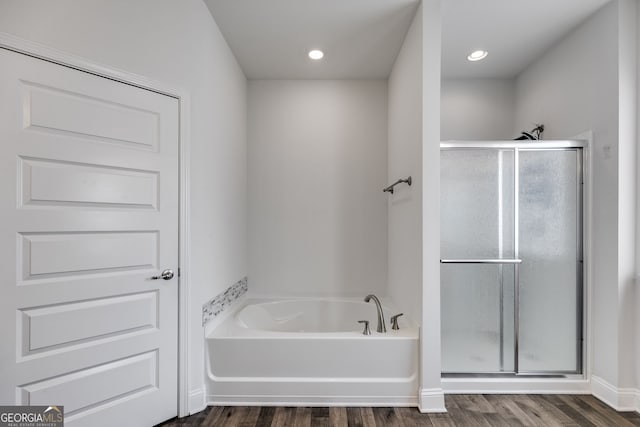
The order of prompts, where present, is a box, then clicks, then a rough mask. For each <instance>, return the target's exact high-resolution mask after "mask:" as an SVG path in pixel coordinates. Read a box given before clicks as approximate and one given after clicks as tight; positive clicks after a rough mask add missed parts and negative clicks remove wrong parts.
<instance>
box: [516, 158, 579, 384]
mask: <svg viewBox="0 0 640 427" xmlns="http://www.w3.org/2000/svg"><path fill="white" fill-rule="evenodd" d="M519 163H520V174H519V176H520V185H519V215H520V221H519V241H520V258H521V259H522V260H523V261H522V264H520V267H519V282H520V287H519V291H520V298H519V305H520V307H519V310H520V316H519V319H520V325H519V359H518V369H519V371H520V372H528V371H529V372H531V371H547V372H548V371H576V370H578V369H579V366H578V364H577V358H578V355H579V353H578V339H579V335H578V333H577V331H578V325H579V321H578V313H579V311H578V310H579V307H578V297H579V292H578V289H579V288H578V279H579V277H578V271H579V268H581V265H580V263H579V260H580V256H579V254H578V246H577V242H578V240H577V239H578V238H579V235H578V227H579V217H578V215H579V214H580V211H579V209H578V203H579V199H578V177H577V172H578V170H577V168H578V156H577V152H576V151H575V150H568V151H520V162H519Z"/></svg>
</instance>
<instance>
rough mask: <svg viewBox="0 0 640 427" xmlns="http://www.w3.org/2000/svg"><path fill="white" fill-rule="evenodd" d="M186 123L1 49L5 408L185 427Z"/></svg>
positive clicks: (81, 420)
mask: <svg viewBox="0 0 640 427" xmlns="http://www.w3.org/2000/svg"><path fill="white" fill-rule="evenodd" d="M178 120H179V117H178V101H177V100H176V99H174V98H171V97H168V96H164V95H160V94H157V93H155V92H151V91H148V90H144V89H140V88H137V87H134V86H130V85H127V84H123V83H119V82H115V81H112V80H109V79H106V78H102V77H98V76H95V75H92V74H88V73H85V72H82V71H78V70H75V69H72V68H68V67H64V66H61V65H57V64H53V63H50V62H46V61H43V60H40V59H35V58H32V57H30V56H26V55H23V54H19V53H15V52H11V51H8V50H5V49H0V147H2V149H1V151H0V195H1V196H2V197H0V272H1V274H2V276H1V279H0V333H1V339H2V341H1V344H0V404H2V405H6V404H20V405H64V410H65V421H66V425H69V426H92V427H94V426H114V425H120V426H150V425H154V424H156V423H158V422H161V421H163V420H166V419H168V418H171V417H173V416H175V415H176V413H177V365H178V361H177V321H178V320H177V319H178V318H177V312H178V297H177V290H178V277H177V270H178ZM166 269H171V270H173V271H174V272H175V276H174V277H173V278H171V279H169V277H168V276H170V274H167V275H166V276H167V277H166V278H167V279H168V280H164V279H162V278H159V279H152V277H153V276H159V275H160V274H161V272H162V271H163V270H166Z"/></svg>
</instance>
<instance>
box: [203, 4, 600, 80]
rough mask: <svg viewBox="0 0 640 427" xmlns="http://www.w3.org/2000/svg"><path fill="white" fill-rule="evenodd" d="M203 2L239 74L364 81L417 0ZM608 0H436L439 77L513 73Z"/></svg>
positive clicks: (390, 52)
mask: <svg viewBox="0 0 640 427" xmlns="http://www.w3.org/2000/svg"><path fill="white" fill-rule="evenodd" d="M204 1H205V3H206V4H207V7H208V8H209V10H210V11H211V14H212V16H213V17H214V19H215V21H216V23H217V24H218V26H219V27H220V30H221V31H222V33H223V35H224V37H225V39H226V40H227V42H228V43H229V45H230V47H231V49H232V50H233V52H234V54H235V56H236V58H237V59H238V62H239V63H240V66H241V67H242V69H243V71H244V73H245V74H246V76H247V78H249V79H367V78H387V77H388V76H389V74H390V72H391V69H392V67H393V63H394V61H395V59H396V56H397V54H398V51H399V50H400V47H401V46H402V42H403V40H404V36H405V34H406V32H407V30H408V28H409V26H410V25H411V21H412V18H413V16H414V14H415V11H416V9H417V6H418V4H419V1H420V0H204ZM608 1H609V0H442V13H443V23H442V74H443V77H444V78H490V77H491V78H512V77H515V76H517V75H518V74H520V72H522V71H523V70H524V69H525V68H526V67H527V66H528V65H529V64H530V63H531V62H532V61H533V60H534V59H535V58H537V57H539V56H540V55H541V54H542V53H543V52H545V51H546V50H547V49H549V48H550V47H551V46H552V45H553V44H554V43H556V42H557V41H558V40H560V39H561V38H562V37H564V36H565V35H566V34H568V33H569V32H570V31H571V30H572V29H573V28H575V27H576V26H577V25H578V24H580V23H581V22H583V21H584V20H585V19H586V18H587V17H589V16H590V15H591V14H592V13H594V12H595V11H596V10H598V9H599V8H600V7H602V6H603V5H604V4H605V3H607V2H608ZM313 48H319V49H322V50H323V51H324V52H325V57H324V59H322V60H321V61H312V60H310V59H309V58H308V57H307V52H308V51H309V50H310V49H313ZM476 49H484V50H487V51H489V56H488V57H487V58H486V59H485V60H483V61H479V62H473V63H472V62H469V61H467V59H466V58H467V55H468V54H469V53H470V52H471V51H472V50H476Z"/></svg>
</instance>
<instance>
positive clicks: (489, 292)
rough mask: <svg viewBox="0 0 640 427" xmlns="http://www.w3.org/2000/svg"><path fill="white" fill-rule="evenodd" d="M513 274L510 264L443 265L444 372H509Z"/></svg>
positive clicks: (511, 345) (512, 352) (512, 356)
mask: <svg viewBox="0 0 640 427" xmlns="http://www.w3.org/2000/svg"><path fill="white" fill-rule="evenodd" d="M513 270H514V267H513V265H504V266H502V265H497V264H491V265H489V264H443V265H442V268H441V276H440V277H441V283H442V290H441V298H442V371H443V372H474V373H481V372H504V371H508V372H512V371H513V365H514V363H513V360H514V351H513V313H514V312H513V305H514V304H513V283H514V282H513V276H514V273H513ZM501 287H502V291H501ZM501 306H502V307H501ZM501 317H502V322H501ZM505 334H507V335H508V336H507V335H505ZM501 336H503V337H504V338H506V341H505V343H504V344H506V345H503V344H502V343H501Z"/></svg>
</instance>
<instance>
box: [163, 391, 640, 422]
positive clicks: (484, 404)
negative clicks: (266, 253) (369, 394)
mask: <svg viewBox="0 0 640 427" xmlns="http://www.w3.org/2000/svg"><path fill="white" fill-rule="evenodd" d="M445 401H446V405H447V410H448V412H447V413H446V414H421V413H420V412H418V410H417V409H416V408H343V407H331V408H302V407H300V408H291V407H257V406H254V407H246V406H216V407H212V406H210V407H208V408H207V409H205V410H204V411H202V412H200V413H198V414H195V415H193V416H191V417H187V418H181V419H173V420H170V421H167V422H166V423H163V424H160V426H162V427H219V426H220V427H268V426H274V427H275V426H278V427H279V426H294V427H298V426H300V427H315V426H362V427H365V426H371V427H373V426H375V427H395V426H398V427H414V426H429V427H439V426H452V427H461V426H465V427H467V426H483V427H486V426H491V427H492V426H505V427H513V426H544V427H559V426H572V427H575V426H597V427H633V426H640V414H638V413H637V412H616V411H614V410H613V409H611V408H609V407H608V406H607V405H605V404H604V403H602V402H600V401H599V400H598V399H596V398H595V397H593V396H575V395H479V394H474V395H447V396H446V397H445Z"/></svg>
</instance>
